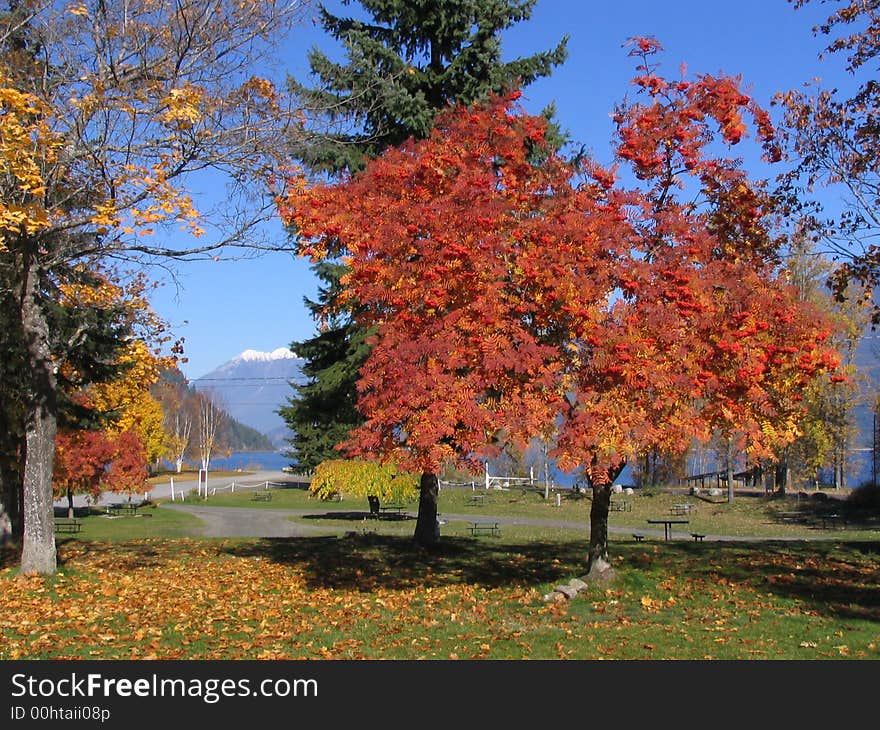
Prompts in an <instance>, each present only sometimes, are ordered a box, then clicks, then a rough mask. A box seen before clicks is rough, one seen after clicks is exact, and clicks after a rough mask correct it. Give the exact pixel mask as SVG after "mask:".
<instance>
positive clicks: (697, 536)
mask: <svg viewBox="0 0 880 730" xmlns="http://www.w3.org/2000/svg"><path fill="white" fill-rule="evenodd" d="M691 537H692V538H694V542H703V538H705V537H706V536H705V535H701V534H700V533H699V532H692V533H691Z"/></svg>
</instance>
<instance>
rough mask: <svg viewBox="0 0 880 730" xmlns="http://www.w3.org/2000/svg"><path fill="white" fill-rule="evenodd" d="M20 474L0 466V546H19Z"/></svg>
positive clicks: (4, 465)
mask: <svg viewBox="0 0 880 730" xmlns="http://www.w3.org/2000/svg"><path fill="white" fill-rule="evenodd" d="M21 536H22V521H21V472H20V471H19V470H18V469H15V468H12V467H10V466H7V465H6V464H2V465H0V545H6V544H8V543H18V544H21Z"/></svg>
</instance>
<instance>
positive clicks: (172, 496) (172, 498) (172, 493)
mask: <svg viewBox="0 0 880 730" xmlns="http://www.w3.org/2000/svg"><path fill="white" fill-rule="evenodd" d="M169 478H170V479H171V501H172V502H173V501H174V477H169Z"/></svg>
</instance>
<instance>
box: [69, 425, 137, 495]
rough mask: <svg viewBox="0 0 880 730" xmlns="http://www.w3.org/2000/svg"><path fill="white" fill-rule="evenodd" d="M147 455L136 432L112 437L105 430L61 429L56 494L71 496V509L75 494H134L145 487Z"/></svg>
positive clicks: (124, 432) (127, 432)
mask: <svg viewBox="0 0 880 730" xmlns="http://www.w3.org/2000/svg"><path fill="white" fill-rule="evenodd" d="M146 463H147V455H146V450H145V449H144V445H143V443H142V442H141V440H140V437H139V436H138V435H137V434H136V433H135V432H134V431H123V432H122V433H120V434H119V435H118V436H115V437H112V436H110V435H109V434H108V433H107V432H106V431H100V430H85V429H84V430H77V431H68V432H59V434H58V436H57V439H56V445H55V472H54V475H53V487H54V491H55V496H56V498H57V497H64V496H66V497H67V498H68V502H69V504H70V509H71V510H72V508H73V507H72V505H73V497H74V495H76V494H84V495H88V496H90V497H92V498H94V499H97V498H98V497H99V496H100V495H101V492H105V491H108V492H126V493H128V494H133V493H134V492H137V491H139V490H142V489H143V488H144V484H145V482H146V478H147V468H146Z"/></svg>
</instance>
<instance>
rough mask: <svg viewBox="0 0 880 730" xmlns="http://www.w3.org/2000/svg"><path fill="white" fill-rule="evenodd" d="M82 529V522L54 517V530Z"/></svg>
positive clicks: (73, 530)
mask: <svg viewBox="0 0 880 730" xmlns="http://www.w3.org/2000/svg"><path fill="white" fill-rule="evenodd" d="M81 529H82V523H81V522H80V521H79V520H75V519H71V518H67V517H56V518H55V532H79V531H80V530H81Z"/></svg>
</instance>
